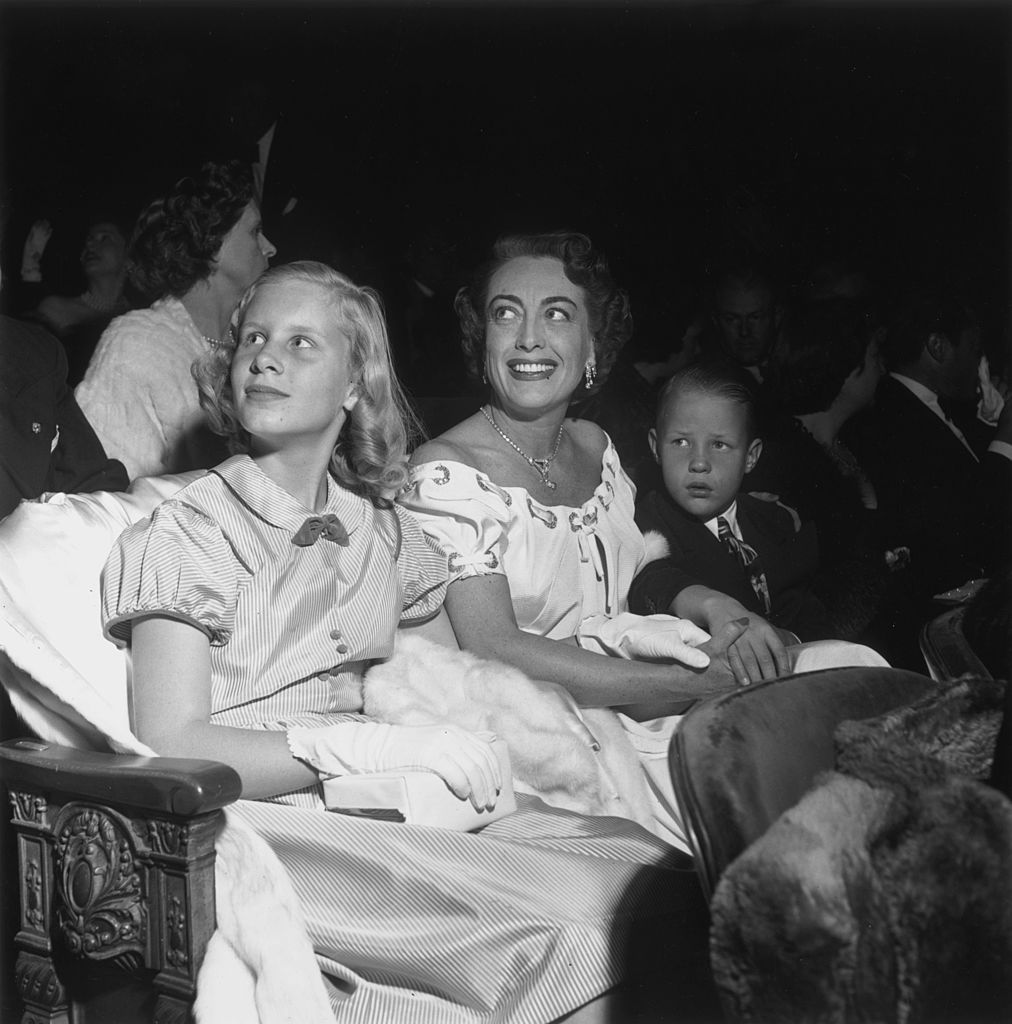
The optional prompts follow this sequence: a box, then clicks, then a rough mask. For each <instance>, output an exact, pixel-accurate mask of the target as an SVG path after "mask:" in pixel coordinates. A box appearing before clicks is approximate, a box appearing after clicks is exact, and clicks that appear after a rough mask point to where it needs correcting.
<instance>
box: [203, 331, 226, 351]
mask: <svg viewBox="0 0 1012 1024" xmlns="http://www.w3.org/2000/svg"><path fill="white" fill-rule="evenodd" d="M201 338H203V339H204V341H206V342H207V344H208V345H210V346H211V349H212V350H213V349H219V348H221V345H222V343H221V342H220V341H219V340H218V339H217V338H209V337H208V336H207V335H206V334H202V335H201Z"/></svg>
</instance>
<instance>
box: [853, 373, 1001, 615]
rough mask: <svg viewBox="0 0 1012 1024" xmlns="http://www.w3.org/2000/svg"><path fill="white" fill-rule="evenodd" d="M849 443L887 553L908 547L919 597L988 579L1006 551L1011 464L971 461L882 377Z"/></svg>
mask: <svg viewBox="0 0 1012 1024" xmlns="http://www.w3.org/2000/svg"><path fill="white" fill-rule="evenodd" d="M855 426H856V430H855V432H854V434H853V435H852V438H851V440H852V444H853V446H854V448H855V450H856V451H857V453H858V456H859V458H860V459H861V462H862V465H864V467H865V469H866V470H867V472H868V474H869V475H870V476H871V478H872V482H873V483H874V484H875V490H876V492H877V494H878V501H879V510H880V514H881V517H882V520H883V528H884V530H885V531H886V538H887V542H888V544H889V546H890V547H895V546H897V545H906V546H908V547H909V548H910V570H911V575H912V577H913V581H914V584H915V586H916V587H917V589H918V592H919V594H920V596H922V597H929V596H930V595H931V594H934V593H938V592H939V591H942V590H946V589H948V588H950V587H954V586H958V585H959V584H960V583H964V582H965V581H966V580H968V579H971V578H973V577H976V576H981V575H986V574H988V573H989V572H990V571H991V569H992V566H993V565H995V564H996V563H997V562H998V561H1000V559H1001V558H1002V556H1003V555H1007V552H1008V540H1009V511H1010V504H1009V494H1010V485H1012V461H1010V460H1009V459H1006V458H1004V457H1003V456H1001V455H997V454H995V453H993V452H990V453H989V452H984V453H983V455H982V456H981V458H980V461H979V462H978V461H976V460H975V459H974V458H973V456H972V455H971V454H970V453H969V452H968V451H967V450H966V448H965V447H964V446H963V444H961V443H960V441H959V439H958V438H957V437H956V436H955V435H954V434H953V433H952V431H951V430H950V429H949V428H948V427H947V426H946V425H945V423H943V422H942V421H941V420H940V419H939V418H938V417H937V416H936V415H934V413H932V411H931V410H930V409H928V408H927V407H926V406H925V405H924V403H923V402H921V401H920V400H919V399H918V398H917V397H916V396H915V395H913V394H912V393H911V392H910V391H909V389H908V388H906V387H904V386H903V385H902V384H901V383H900V382H899V381H897V380H895V379H894V378H892V377H885V378H883V380H882V382H881V384H880V385H879V389H878V392H877V394H876V396H875V405H874V407H873V408H872V409H871V410H870V411H869V413H868V414H867V415H865V416H864V417H863V418H862V420H861V421H859V422H858V423H857V424H856V425H855Z"/></svg>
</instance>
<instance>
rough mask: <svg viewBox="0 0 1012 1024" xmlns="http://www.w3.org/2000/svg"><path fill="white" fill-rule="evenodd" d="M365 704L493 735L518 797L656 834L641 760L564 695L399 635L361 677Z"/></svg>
mask: <svg viewBox="0 0 1012 1024" xmlns="http://www.w3.org/2000/svg"><path fill="white" fill-rule="evenodd" d="M363 700H364V711H365V714H366V715H368V716H369V717H370V718H375V719H377V720H378V721H381V722H390V723H392V724H394V725H431V724H434V723H439V722H450V723H452V724H454V725H458V726H460V727H461V728H464V729H469V730H471V731H474V732H477V731H481V730H487V731H489V732H494V733H495V734H496V735H497V736H498V737H499V738H500V739H503V740H505V741H506V745H507V747H508V748H509V752H510V761H511V764H512V767H513V776H514V784H515V788H516V789H517V790H518V792H527V793H532V794H534V795H536V796H539V797H541V799H542V800H544V801H545V802H546V803H549V804H552V805H553V806H556V807H562V808H566V809H568V810H572V811H577V812H579V813H581V814H591V815H614V816H618V817H623V818H629V819H631V820H632V821H636V822H638V823H639V824H641V825H643V826H644V827H645V828H648V829H651V830H652V829H653V816H652V814H651V812H650V805H649V801H648V796H647V788H646V780H645V778H644V775H643V771H642V768H641V767H640V762H639V757H638V755H637V753H636V751H635V749H634V748H633V745H632V743H631V742H630V740H629V737H628V736H627V734H626V732H625V730H624V729H623V728H622V724H621V722H620V721H619V719H618V716H617V715H616V714H615V712H614V711H611V710H610V709H608V708H592V709H588V708H584V709H580V708H578V707H577V705H576V702H575V701H574V700H573V698H572V697H571V696H570V695H569V693H567V692H566V691H565V690H564V689H562V687H559V686H556V685H554V684H551V683H544V682H533V681H532V680H530V679H529V678H528V677H527V676H526V675H524V674H523V673H522V672H520V671H518V670H517V669H514V668H511V667H509V666H507V665H503V664H500V663H498V662H493V661H485V660H482V659H480V658H476V657H475V656H474V655H472V654H468V653H467V652H466V651H460V650H454V649H452V648H449V647H444V646H441V645H439V644H436V643H433V642H432V641H430V640H426V639H424V638H422V637H419V636H412V635H410V634H406V633H404V632H401V633H398V635H397V640H396V647H395V649H394V655H393V657H392V658H390V659H389V660H388V661H386V662H383V663H381V664H379V665H376V666H374V667H373V668H371V669H370V670H369V672H368V673H367V674H366V677H365V684H364V686H363Z"/></svg>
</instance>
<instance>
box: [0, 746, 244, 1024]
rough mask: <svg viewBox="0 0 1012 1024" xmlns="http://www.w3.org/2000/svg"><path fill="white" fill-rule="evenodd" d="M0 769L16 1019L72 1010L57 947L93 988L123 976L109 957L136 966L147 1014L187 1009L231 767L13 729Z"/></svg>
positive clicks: (232, 788)
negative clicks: (9, 837)
mask: <svg viewBox="0 0 1012 1024" xmlns="http://www.w3.org/2000/svg"><path fill="white" fill-rule="evenodd" d="M0 779H2V780H3V782H4V783H5V784H6V787H7V789H8V790H9V792H10V802H11V808H12V816H11V820H12V824H13V828H14V832H15V838H16V841H17V848H18V860H17V871H18V880H17V885H18V892H19V902H20V927H19V929H18V933H17V936H16V938H15V946H16V949H17V964H16V968H15V976H16V982H17V987H18V990H19V992H20V994H21V997H22V1000H23V1002H24V1005H25V1014H24V1017H23V1018H22V1019H23V1021H26V1022H27V1021H33V1022H35V1021H37V1022H42V1021H47V1022H53V1024H57V1022H66V1021H68V1020H71V1019H73V1018H74V1016H75V1011H74V1007H75V1006H76V1005H77V1003H78V997H77V995H76V992H75V991H72V986H71V985H70V977H71V975H72V974H73V971H72V969H71V966H70V961H68V960H67V953H68V952H69V954H70V956H71V957H72V958H73V962H74V963H87V964H88V965H89V970H90V971H91V972H92V973H93V974H94V972H95V971H98V970H99V969H101V970H102V971H105V972H106V973H105V975H103V981H102V985H101V988H100V991H108V990H109V987H110V985H113V986H115V985H118V984H119V981H118V980H117V979H118V978H119V977H121V976H122V975H123V972H122V971H119V970H117V971H114V972H113V974H114V975H115V977H113V978H112V980H109V978H108V977H107V975H108V974H109V968H108V966H107V965H109V964H115V965H116V966H117V968H120V967H126V968H128V974H129V976H130V977H138V978H140V977H143V978H145V979H146V982H145V985H146V986H149V991H151V992H152V993H153V994H152V997H151V1003H150V1005H151V1006H152V1007H153V1010H152V1013H151V1016H149V1017H148V1019H149V1020H151V1019H153V1020H157V1021H159V1022H163V1024H184V1022H186V1021H188V1020H189V1019H190V1012H191V1007H192V1003H193V999H194V997H195V994H196V979H197V971H198V969H199V967H200V963H201V961H202V960H203V956H204V950H205V949H206V947H207V943H208V941H209V939H210V937H211V935H212V933H213V932H214V928H215V913H214V859H215V852H214V842H215V835H216V832H217V826H218V821H219V819H220V816H221V808H223V807H224V806H225V805H227V804H229V803H231V802H232V801H233V800H236V799H237V798H238V797H239V794H240V791H241V784H240V780H239V776H238V775H237V774H236V773H235V771H233V770H232V769H231V768H229V767H228V766H226V765H223V764H219V763H217V762H214V761H196V760H181V759H177V758H161V757H137V756H134V755H124V754H104V753H92V752H88V751H82V750H75V749H73V748H70V747H62V746H59V745H57V744H52V743H45V742H41V741H37V740H27V739H20V740H6V741H4V742H2V743H0ZM73 987H76V986H73ZM100 1018H101V1015H100ZM102 1019H107V1018H102ZM117 1019H119V1017H117Z"/></svg>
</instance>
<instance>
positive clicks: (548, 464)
mask: <svg viewBox="0 0 1012 1024" xmlns="http://www.w3.org/2000/svg"><path fill="white" fill-rule="evenodd" d="M481 412H482V415H483V416H484V417H485V419H487V420H488V421H489V423H491V424H492V429H493V430H494V431H495V432H496V433H497V434H498V435H499V436H500V437H501V438H502V439H503V440H504V441H505V442H506V443H507V444H508V445H509V446H510V447H511V448H512V449H513V451H515V452H516V453H517V455H519V456H520V458H522V459H523V460H524V462H526V463H527V464H528V465H529V466H530V467H531V469H533V470H534V471H535V472H536V473H537V474H538V476H540V477H541V482H542V483H543V484H544V485H545V487H547V488H548V489H549V490H550V491H554V490H555V488H556V487H557V486H558V485H557V484H556V483H555V482H554V481H553V480H549V479H548V471H549V470H550V469H551V468H552V463H553V462H554V461H555V456H556V455H558V454H559V445H561V444H562V428H563V426H565V421H563V422H562V423H560V424H559V433H558V435H557V436H556V438H555V447H554V448H553V449H552V454H551V455H549V456H548V458H547V459H535V458H532V457H531V456H530V455H528V454H527V452H525V451H524V450H523V448H521V447H520V445H518V444H517V443H516V441H514V440H513V438H512V437H510V436H509V434H507V433H506V431H505V430H503V429H502V428H501V427H500V426H499V424H498V423H496V421H495V420H494V419H493V418H492V413H491V412H490V411H489V410H488V408H487V407H486V406H484V405H483V406H482V407H481Z"/></svg>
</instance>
